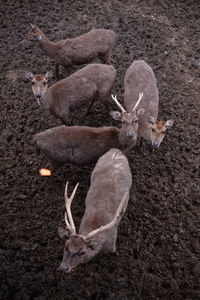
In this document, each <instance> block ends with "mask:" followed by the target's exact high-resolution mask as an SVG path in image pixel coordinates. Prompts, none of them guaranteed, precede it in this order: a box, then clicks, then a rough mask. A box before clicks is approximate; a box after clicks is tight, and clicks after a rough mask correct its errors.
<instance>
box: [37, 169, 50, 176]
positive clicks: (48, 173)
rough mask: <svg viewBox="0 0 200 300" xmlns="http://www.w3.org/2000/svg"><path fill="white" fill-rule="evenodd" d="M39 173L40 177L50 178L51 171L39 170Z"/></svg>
mask: <svg viewBox="0 0 200 300" xmlns="http://www.w3.org/2000/svg"><path fill="white" fill-rule="evenodd" d="M39 173H40V175H41V176H51V170H49V169H40V171H39Z"/></svg>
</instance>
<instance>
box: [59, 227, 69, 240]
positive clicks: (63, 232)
mask: <svg viewBox="0 0 200 300" xmlns="http://www.w3.org/2000/svg"><path fill="white" fill-rule="evenodd" d="M58 235H59V238H60V239H62V240H63V239H68V238H69V232H68V231H67V230H66V229H65V228H63V227H58Z"/></svg>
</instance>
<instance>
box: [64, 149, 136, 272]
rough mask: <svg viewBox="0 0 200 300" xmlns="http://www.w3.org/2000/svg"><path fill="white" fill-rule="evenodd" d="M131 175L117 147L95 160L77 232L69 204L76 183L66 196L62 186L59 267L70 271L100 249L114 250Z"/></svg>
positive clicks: (89, 258) (73, 194)
mask: <svg viewBox="0 0 200 300" xmlns="http://www.w3.org/2000/svg"><path fill="white" fill-rule="evenodd" d="M131 184H132V176H131V171H130V167H129V164H128V160H127V158H126V157H125V156H124V155H123V154H122V152H121V151H120V150H119V149H111V150H110V151H108V152H107V153H106V154H104V155H103V156H102V157H101V158H100V159H99V160H98V162H97V164H96V166H95V168H94V170H93V172H92V175H91V184H90V188H89V190H88V192H87V196H86V200H85V212H84V215H83V217H82V220H81V224H80V228H79V231H78V233H77V231H76V227H75V224H74V221H73V217H72V213H71V203H72V200H73V198H74V196H75V193H76V190H77V187H78V184H76V186H75V188H74V190H73V192H72V194H71V196H70V197H68V182H67V184H66V187H65V205H66V212H65V223H66V227H65V228H63V227H58V235H59V237H60V238H61V239H63V240H64V253H63V260H62V263H61V265H60V267H59V268H58V270H61V271H64V272H65V273H69V272H71V271H72V269H74V268H75V267H76V266H77V265H79V264H84V263H87V262H89V261H90V260H91V259H92V258H93V257H94V256H96V255H97V254H98V253H99V252H115V251H116V239H117V230H118V225H119V223H120V221H121V219H122V216H123V214H124V213H125V210H126V207H127V205H128V200H129V190H130V188H131Z"/></svg>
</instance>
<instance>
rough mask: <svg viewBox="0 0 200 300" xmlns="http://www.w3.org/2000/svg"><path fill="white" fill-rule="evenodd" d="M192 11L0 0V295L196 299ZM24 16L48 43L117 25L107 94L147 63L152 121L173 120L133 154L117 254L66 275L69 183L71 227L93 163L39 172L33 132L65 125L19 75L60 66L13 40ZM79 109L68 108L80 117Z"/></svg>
mask: <svg viewBox="0 0 200 300" xmlns="http://www.w3.org/2000/svg"><path fill="white" fill-rule="evenodd" d="M199 11H200V2H199V1H197V0H196V1H192V0H182V1H181V0H177V1H171V0H160V1H153V0H149V1H148V0H138V1H137V0H135V1H131V0H129V1H128V0H127V1H118V0H113V1H112V0H108V1H106V0H104V1H103V0H101V1H94V0H87V1H86V0H77V1H71V0H67V1H61V0H60V1H59V0H55V1H50V0H44V1H38V0H32V1H25V0H24V1H22V0H21V1H13V0H10V1H2V2H1V11H0V25H1V32H0V37H1V41H2V42H1V45H0V51H1V52H0V53H1V74H0V77H1V105H0V111H1V113H0V118H1V123H0V124H1V125H0V126H1V143H0V153H1V156H0V193H1V196H0V208H1V218H0V265H1V268H0V283H1V287H0V299H14V300H16V299H24V300H29V299H37V300H43V299H48V300H49V299H52V300H54V299H119V300H128V299H148V300H149V299H199V298H200V282H199V278H200V236H199V233H200V211H199V198H200V193H199V174H198V172H199V162H200V153H199V90H200V39H199V34H200V31H199V30H200V15H199ZM30 23H36V24H37V25H38V26H40V27H41V29H42V30H43V31H44V32H45V33H46V34H47V36H48V37H49V38H50V39H51V40H54V41H56V40H59V39H62V38H67V37H76V36H78V35H80V34H82V33H84V32H87V31H89V30H91V29H92V28H107V29H113V30H114V31H116V32H117V34H118V40H117V43H116V46H115V48H114V51H113V65H114V66H115V67H116V69H117V73H118V75H117V81H116V84H115V86H114V89H113V93H115V94H117V95H118V98H119V99H120V100H121V101H123V79H124V75H125V72H126V70H127V68H128V66H129V65H130V64H131V63H132V61H133V60H135V59H144V60H145V61H146V62H147V63H148V64H150V65H151V67H152V68H153V70H154V72H155V75H156V78H157V81H158V88H159V94H160V107H159V118H160V119H163V120H167V119H174V120H175V124H174V126H173V127H172V128H171V129H170V130H169V132H168V134H167V136H166V137H165V139H164V141H163V143H162V145H161V147H160V149H159V150H158V151H157V150H155V151H153V152H151V151H150V149H149V147H147V146H146V145H145V146H144V147H143V148H140V147H139V145H137V146H136V147H135V149H134V151H133V152H132V154H131V157H130V166H131V170H132V176H133V186H132V189H131V195H130V201H129V205H128V209H127V212H126V214H125V216H124V217H123V220H122V222H121V224H120V226H119V233H118V240H117V251H116V253H114V254H113V253H107V254H99V255H98V256H96V257H95V258H94V259H93V260H92V261H91V262H90V263H88V264H85V265H80V266H78V267H77V268H76V269H75V270H74V271H73V272H72V273H70V274H64V273H62V272H56V268H57V267H58V266H59V264H60V262H61V260H62V254H63V243H62V241H60V240H59V238H58V235H57V227H58V226H59V225H64V210H65V208H64V197H63V192H64V186H65V183H66V181H67V180H69V181H70V185H71V186H74V185H75V184H76V183H77V182H80V185H79V189H78V191H77V195H76V200H75V201H74V203H73V205H72V209H73V215H74V219H75V223H76V226H78V225H79V224H80V220H81V216H82V214H83V212H84V198H85V196H86V192H87V189H88V188H89V184H90V174H91V171H92V169H93V167H94V166H92V165H91V166H87V167H81V168H79V167H69V166H63V167H62V168H61V169H59V170H58V171H57V172H56V173H55V175H54V176H52V177H50V178H42V177H39V174H38V169H39V168H40V167H41V166H42V165H43V166H44V163H43V161H42V156H37V155H36V151H35V147H34V145H33V141H32V138H33V135H34V134H35V133H37V132H40V131H42V130H45V129H47V128H50V127H53V126H56V125H59V124H60V121H59V120H58V119H56V118H54V117H53V116H51V115H50V114H49V113H48V112H44V111H41V110H40V108H39V107H38V105H37V103H36V101H35V100H34V98H33V95H32V92H31V86H30V83H29V82H26V81H25V79H24V71H25V70H28V71H32V72H37V73H44V72H46V71H49V70H54V68H55V64H54V61H53V60H51V59H50V58H49V57H46V56H45V55H44V54H43V53H42V52H41V51H40V49H38V48H31V47H22V46H21V45H20V41H21V40H22V39H23V38H24V36H25V34H26V33H27V31H28V30H29V28H30ZM61 76H62V77H65V76H66V70H65V69H64V68H61ZM114 107H115V106H114V105H113V108H114ZM83 112H84V109H82V110H81V111H77V112H74V113H73V119H74V122H75V123H76V124H80V123H79V115H80V114H82V113H83ZM82 124H84V125H89V126H99V127H100V126H105V125H108V124H109V123H108V116H107V113H106V111H105V108H104V107H103V106H102V105H101V104H98V103H97V104H95V105H94V107H93V108H92V114H90V115H89V116H88V117H87V118H86V119H85V120H84V123H82Z"/></svg>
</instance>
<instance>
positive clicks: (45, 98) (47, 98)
mask: <svg viewBox="0 0 200 300" xmlns="http://www.w3.org/2000/svg"><path fill="white" fill-rule="evenodd" d="M50 98H51V95H50V93H49V89H47V91H46V93H45V94H44V96H42V98H41V105H42V106H43V108H44V109H49V108H50Z"/></svg>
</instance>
